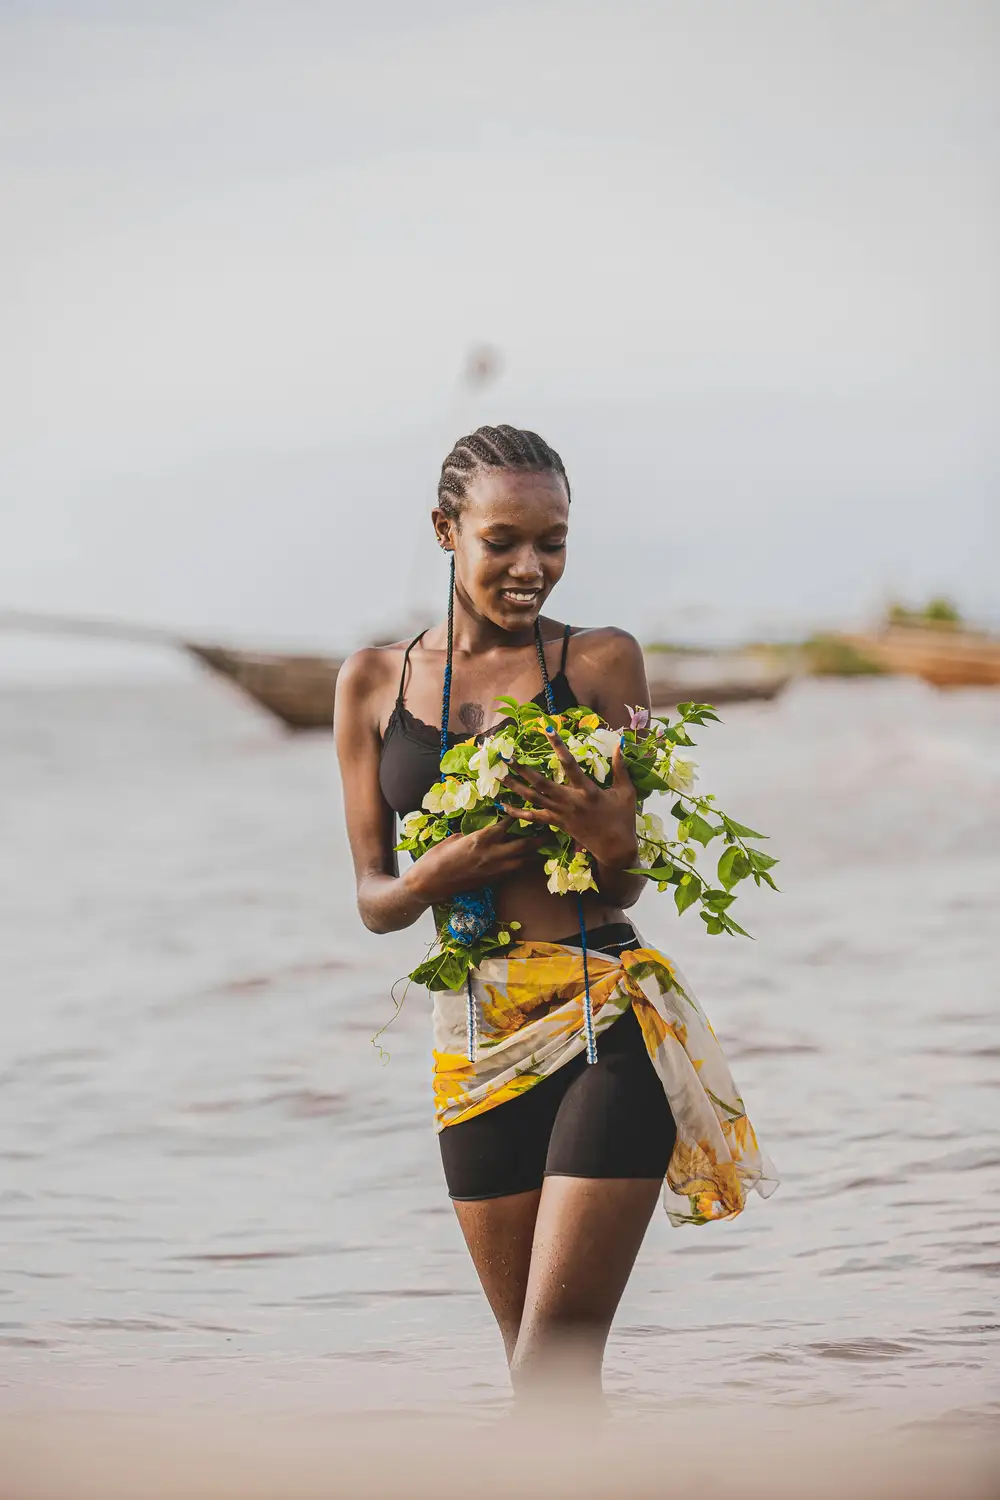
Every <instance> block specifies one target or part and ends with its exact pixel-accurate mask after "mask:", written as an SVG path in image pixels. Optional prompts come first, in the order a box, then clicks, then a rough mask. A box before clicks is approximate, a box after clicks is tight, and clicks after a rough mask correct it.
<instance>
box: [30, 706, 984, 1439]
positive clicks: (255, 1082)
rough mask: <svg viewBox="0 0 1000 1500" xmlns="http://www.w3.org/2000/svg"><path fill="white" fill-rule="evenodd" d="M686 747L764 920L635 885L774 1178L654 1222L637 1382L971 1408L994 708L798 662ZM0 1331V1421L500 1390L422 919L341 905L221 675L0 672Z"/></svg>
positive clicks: (333, 866)
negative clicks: (679, 904)
mask: <svg viewBox="0 0 1000 1500" xmlns="http://www.w3.org/2000/svg"><path fill="white" fill-rule="evenodd" d="M725 717H726V720H727V724H726V726H725V727H723V728H721V729H720V728H714V729H707V730H705V731H704V732H703V735H702V747H701V759H702V764H703V768H704V772H703V775H704V780H705V781H706V782H707V783H708V784H709V785H710V786H711V787H712V788H714V789H716V790H717V791H718V792H719V795H720V800H722V801H723V802H724V805H726V806H727V807H732V808H733V809H734V811H735V813H736V815H737V816H739V817H741V818H745V819H746V820H747V821H748V822H750V823H751V824H752V825H754V826H756V827H764V828H766V829H768V830H769V831H771V833H772V834H773V838H774V849H775V852H776V853H779V854H780V855H781V857H782V865H781V867H780V871H779V872H778V873H779V875H780V883H781V885H782V887H783V894H782V895H781V896H780V897H774V896H770V897H768V898H766V899H765V898H763V897H758V895H757V893H756V892H751V893H750V894H749V895H748V896H747V897H746V898H741V902H740V905H741V907H742V908H744V910H745V915H741V921H743V923H744V925H745V926H749V927H750V929H751V930H752V931H754V933H755V934H756V935H757V938H758V941H757V942H755V943H746V942H737V941H736V940H732V941H731V940H726V939H722V938H718V939H709V938H706V937H705V936H704V935H703V933H702V931H701V924H700V923H698V922H696V921H695V920H694V919H693V917H692V916H690V915H689V916H688V917H687V918H685V920H684V921H683V922H681V923H678V922H677V920H676V919H675V918H673V917H672V916H671V915H670V910H671V908H668V903H667V901H666V899H665V898H658V897H657V895H656V894H655V893H651V895H650V896H648V897H646V898H644V900H643V902H642V904H641V906H640V909H639V913H638V919H639V924H640V926H641V928H642V930H643V931H644V932H645V934H646V935H647V936H648V937H649V938H650V940H654V941H656V942H657V943H659V944H661V945H662V946H664V947H666V948H667V949H668V951H672V952H673V953H675V954H676V956H677V958H678V960H679V961H680V963H681V964H682V966H683V967H684V968H685V969H686V970H687V972H688V973H689V975H690V976H691V979H692V982H693V983H694V984H695V986H696V988H697V990H698V992H699V994H700V995H701V997H702V998H703V1000H704V1003H705V1005H706V1008H707V1009H708V1011H709V1014H710V1015H711V1017H712V1019H713V1020H714V1022H715V1025H716V1029H717V1030H718V1031H719V1033H720V1036H721V1037H722V1039H723V1041H724V1043H725V1045H726V1047H727V1051H728V1053H729V1055H730V1057H731V1059H732V1061H733V1064H734V1067H735V1070H736V1073H737V1077H738V1079H739V1081H740V1083H741V1085H742V1087H743V1091H744V1094H745V1096H746V1098H747V1101H748V1106H749V1110H750V1113H751V1116H752V1117H753V1119H754V1121H755V1123H756V1124H757V1126H758V1128H759V1130H760V1132H761V1135H762V1137H763V1138H764V1139H765V1141H766V1144H767V1147H768V1149H769V1151H770V1152H771V1154H772V1155H773V1156H774V1158H775V1161H776V1162H777V1165H778V1168H779V1170H780V1172H781V1176H782V1180H783V1186H782V1188H781V1191H780V1192H779V1193H778V1194H777V1195H776V1196H775V1198H773V1199H772V1200H771V1201H770V1203H768V1204H767V1205H761V1204H758V1203H756V1202H754V1203H752V1204H751V1206H750V1208H749V1210H748V1211H747V1213H746V1214H745V1215H744V1216H743V1218H742V1220H740V1221H737V1222H736V1223H734V1224H726V1225H717V1226H712V1227H707V1228H705V1229H703V1230H671V1229H670V1228H669V1227H668V1226H667V1224H666V1221H665V1220H664V1219H661V1218H658V1219H657V1220H656V1221H654V1226H653V1228H652V1230H651V1232H650V1234H649V1236H648V1238H647V1242H646V1245H645V1248H644V1250H643V1254H642V1257H641V1261H640V1265H639V1267H638V1268H637V1271H636V1275H635V1277H634V1279H633V1282H632V1285H631V1286H630V1288H629V1291H628V1294H627V1296H626V1299H625V1302H624V1304H623V1307H622V1311H621V1315H620V1319H619V1322H618V1325H617V1327H616V1330H615V1333H614V1335H613V1338H612V1343H611V1348H610V1352H609V1362H608V1385H609V1388H610V1390H611V1391H612V1392H613V1393H614V1394H615V1395H616V1396H617V1397H618V1398H619V1399H620V1400H623V1401H625V1400H627V1401H628V1402H629V1404H630V1405H631V1406H632V1407H644V1406H648V1407H650V1408H661V1407H662V1406H663V1404H664V1403H665V1402H667V1401H669V1402H670V1404H671V1405H672V1406H676V1405H678V1404H681V1405H691V1406H693V1405H695V1404H697V1403H699V1402H701V1401H703V1400H706V1399H711V1400H712V1401H713V1402H718V1401H723V1402H725V1403H727V1405H728V1404H732V1403H733V1402H737V1403H739V1402H764V1403H768V1404H770V1405H772V1406H773V1407H774V1408H776V1409H777V1408H788V1407H793V1406H800V1405H814V1404H823V1405H827V1406H829V1407H831V1408H836V1409H837V1410H840V1411H844V1412H852V1411H865V1412H870V1413H876V1414H877V1415H878V1417H879V1419H880V1420H881V1419H889V1420H893V1421H895V1420H897V1419H899V1420H902V1419H904V1418H905V1419H913V1418H914V1417H933V1418H949V1419H951V1420H954V1419H956V1418H957V1417H959V1416H963V1415H965V1416H968V1417H970V1418H972V1419H974V1420H980V1421H982V1420H985V1419H986V1417H987V1415H988V1414H989V1413H990V1411H991V1410H992V1411H993V1413H994V1414H995V1412H996V1405H995V1403H996V1402H997V1400H998V1396H1000V1392H998V1381H997V1351H998V1332H1000V1316H998V1314H997V1309H996V1287H997V1273H998V1271H1000V1249H998V1246H997V1238H998V1237H997V1225H998V1218H1000V1215H998V1207H1000V1111H998V1108H997V1104H998V1100H997V1086H998V1083H1000V1028H998V1025H997V1020H996V1001H997V980H996V972H997V960H998V957H1000V941H998V937H997V922H996V899H997V892H998V890H1000V693H994V694H992V695H990V694H989V693H985V692H983V693H976V692H968V693H959V694H954V695H951V696H940V695H937V694H934V693H933V692H931V691H930V690H928V689H925V688H924V687H923V686H922V685H920V684H916V683H906V682H880V681H870V682H858V683H829V684H819V683H804V684H802V685H800V686H797V687H796V688H794V689H793V690H792V691H790V692H789V693H788V694H787V696H786V697H785V698H784V699H783V700H781V701H780V702H779V703H778V704H776V705H752V706H751V705H746V706H743V707H733V708H731V709H728V710H727V711H726V714H725ZM0 785H2V787H3V792H2V794H0V795H2V796H3V799H4V804H5V806H4V819H3V821H4V829H5V837H4V852H5V854H6V856H7V858H6V859H5V860H4V861H3V865H2V872H3V875H2V878H3V890H2V904H3V922H4V929H5V930H4V932H3V953H4V962H3V970H4V984H3V1012H2V1014H3V1030H4V1038H5V1044H4V1048H3V1058H2V1062H0V1075H2V1083H3V1088H2V1092H0V1112H2V1117H0V1163H2V1168H0V1213H2V1216H3V1242H4V1246H5V1249H4V1254H3V1258H2V1263H0V1345H2V1346H3V1366H4V1369H5V1372H6V1374H7V1376H8V1384H7V1389H6V1392H5V1394H4V1396H3V1398H2V1400H3V1405H4V1406H5V1407H6V1408H7V1409H8V1410H17V1409H22V1408H24V1407H26V1406H34V1407H37V1406H39V1405H48V1406H52V1405H56V1406H69V1405H73V1404H78V1403H81V1402H84V1403H86V1402H91V1403H92V1402H95V1401H96V1402H98V1403H99V1404H100V1403H101V1402H103V1403H104V1404H105V1405H107V1404H114V1403H117V1404H119V1405H120V1404H122V1402H127V1401H130V1400H138V1399H142V1400H146V1399H149V1400H156V1399H159V1397H160V1396H161V1395H162V1394H163V1393H165V1392H169V1393H170V1395H171V1396H174V1397H176V1396H183V1398H184V1399H185V1400H189V1401H191V1402H193V1403H195V1404H202V1403H206V1404H214V1403H225V1404H228V1405H231V1406H234V1407H239V1406H244V1407H247V1406H253V1405H255V1404H258V1405H259V1404H261V1403H265V1404H266V1403H275V1402H276V1403H278V1404H279V1405H284V1406H286V1407H294V1408H296V1409H301V1410H305V1409H308V1410H321V1409H323V1408H324V1407H329V1406H330V1405H332V1404H338V1405H340V1406H341V1407H343V1406H345V1405H347V1406H351V1407H355V1408H358V1407H369V1408H372V1409H376V1408H379V1407H384V1406H385V1405H387V1404H393V1403H394V1402H405V1403H406V1404H407V1405H408V1406H409V1407H410V1408H411V1409H412V1408H414V1407H422V1406H427V1407H430V1406H435V1405H440V1404H442V1403H445V1404H450V1405H452V1406H454V1405H455V1404H460V1405H462V1406H463V1407H469V1406H471V1407H475V1408H477V1409H478V1408H482V1409H490V1408H492V1407H494V1406H496V1407H499V1406H500V1404H501V1403H502V1402H503V1400H504V1399H505V1392H506V1381H505V1375H504V1370H503V1366H502V1361H501V1356H500V1348H499V1340H498V1338H497V1336H496V1334H495V1332H494V1330H493V1328H492V1325H491V1320H490V1317H489V1315H488V1313H487V1311H486V1308H485V1304H484V1303H483V1301H482V1298H481V1294H480V1292H479V1289H478V1284H477V1282H476V1279H475V1275H474V1272H473V1270H472V1267H471V1264H470V1263H469V1261H468V1259H467V1257H466V1254H465V1251H464V1249H463V1247H462V1245H461V1243H460V1238H459V1234H458V1230H457V1226H456V1224H455V1222H454V1219H453V1216H452V1214H451V1210H450V1208H449V1205H448V1202H447V1199H446V1197H445V1194H444V1189H443V1185H442V1181H441V1173H440V1167H439V1164H438V1159H437V1149H436V1145H435V1141H434V1138H433V1133H432V1128H431V1106H430V1093H429V1077H428V1067H427V1050H428V1045H429V1035H428V1030H429V1028H428V1006H427V1003H426V998H425V997H424V996H423V995H422V994H421V993H420V992H418V991H411V993H410V995H409V996H408V998H407V1000H406V1003H405V1005H404V1007H403V1010H402V1013H401V1016H400V1018H399V1020H398V1021H397V1022H396V1023H395V1024H394V1026H393V1027H392V1029H391V1030H390V1032H389V1034H388V1041H387V1045H388V1049H389V1051H390V1053H391V1061H390V1063H389V1064H388V1065H387V1066H382V1065H381V1064H380V1062H379V1059H378V1056H377V1054H376V1052H375V1050H374V1049H373V1048H372V1046H371V1045H370V1037H371V1035H372V1033H373V1032H374V1031H375V1030H376V1028H377V1027H379V1026H380V1025H381V1024H382V1023H383V1022H384V1021H385V1020H386V1019H387V1018H388V1016H389V1015H390V1014H391V1013H392V1006H391V1002H390V999H389V994H388V991H389V986H390V984H391V982H392V981H393V979H395V978H396V977H397V976H398V975H399V974H402V973H403V972H405V970H406V969H407V968H409V967H410V966H411V964H412V962H413V955H414V953H415V952H416V951H417V949H418V948H419V946H420V945H421V943H422V942H424V941H426V937H427V934H426V933H425V932H424V930H423V928H421V929H420V932H419V934H418V933H415V932H410V933H404V934H398V935H395V936H393V937H391V938H373V937H370V936H368V935H367V934H366V933H365V932H364V931H363V929H361V927H360V924H359V922H358V920H357V918H356V915H355V910H354V903H353V892H352V888H351V878H350V871H349V865H348V860H347V857H346V851H345V847H344V841H343V836H342V833H341V830H340V814H339V788H338V785H337V779H336V770H335V766H334V761H333V756H332V752H331V748H330V745H329V743H328V741H326V740H325V739H322V738H321V739H312V740H306V741H303V740H292V739H289V738H287V737H285V736H283V735H282V734H280V733H278V732H276V731H275V730H274V729H273V728H272V727H271V725H270V724H268V723H266V722H264V721H262V720H260V719H258V718H257V717H255V716H254V715H253V714H252V713H251V711H249V710H248V709H245V708H244V707H243V706H242V705H241V704H240V703H238V702H237V701H236V700H234V699H231V698H230V697H228V696H227V695H226V694H225V693H224V692H220V691H219V690H218V689H216V688H215V687H213V686H212V685H210V684H208V683H205V684H200V683H199V684H195V685H192V686H187V685H182V686H173V685H171V686H159V687H155V688H144V689H124V688H118V687H108V686H104V687H101V688H95V689H87V690H82V689H81V690H73V691H69V690H66V691H61V690H60V691H56V690H45V691H42V690H38V691H30V690H17V691H8V692H7V693H5V694H3V695H2V696H0Z"/></svg>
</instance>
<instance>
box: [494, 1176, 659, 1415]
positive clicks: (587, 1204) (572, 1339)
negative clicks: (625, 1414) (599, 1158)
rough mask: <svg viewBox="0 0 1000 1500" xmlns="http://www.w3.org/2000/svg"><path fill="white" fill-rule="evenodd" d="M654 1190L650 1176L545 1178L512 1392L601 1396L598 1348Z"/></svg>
mask: <svg viewBox="0 0 1000 1500" xmlns="http://www.w3.org/2000/svg"><path fill="white" fill-rule="evenodd" d="M660 1188H661V1183H660V1182H659V1181H655V1180H652V1179H649V1178H622V1177H619V1178H606V1177H602V1178H593V1177H557V1176H551V1177H546V1179H545V1183H544V1186H543V1188H542V1194H541V1201H540V1203H539V1205H538V1213H537V1218H536V1222H535V1234H534V1242H533V1245H532V1251H531V1261H530V1268H529V1272H528V1280H527V1287H526V1290H525V1295H524V1298H523V1302H522V1311H521V1317H520V1332H519V1334H518V1337H517V1342H516V1345H515V1347H514V1352H513V1355H512V1356H509V1360H510V1366H511V1380H512V1381H513V1384H514V1389H515V1390H516V1391H517V1392H519V1393H524V1392H528V1391H533V1390H534V1389H536V1388H537V1387H538V1386H539V1385H542V1384H544V1385H547V1386H551V1385H552V1384H554V1383H556V1382H558V1383H572V1384H574V1385H577V1386H579V1385H583V1386H584V1387H585V1388H588V1389H589V1390H590V1391H591V1392H592V1393H593V1394H595V1395H598V1394H599V1393H600V1389H601V1365H602V1362H603V1359H604V1345H605V1343H606V1342H607V1337H608V1333H609V1331H610V1329H611V1323H612V1320H613V1318H614V1315H615V1313H616V1311H617V1309H618V1303H619V1301H620V1300H621V1295H622V1293H623V1292H624V1290H625V1285H626V1283H627V1281H628V1278H629V1276H630V1275H631V1272H632V1267H633V1265H634V1264H635V1258H636V1256H637V1255H638V1253H639V1246H640V1245H641V1244H642V1239H643V1235H644V1234H645V1232H646V1227H647V1225H648V1224H649V1221H650V1218H651V1217H652V1213H653V1209H654V1208H655V1206H656V1202H657V1199H658V1198H659V1195H660ZM484 1284H485V1283H484ZM487 1295H489V1294H488V1293H487Z"/></svg>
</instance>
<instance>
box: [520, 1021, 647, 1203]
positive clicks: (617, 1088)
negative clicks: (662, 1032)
mask: <svg viewBox="0 0 1000 1500" xmlns="http://www.w3.org/2000/svg"><path fill="white" fill-rule="evenodd" d="M676 1139H677V1127H676V1125H675V1123H674V1117H673V1114H672V1113H671V1110H670V1105H669V1103H668V1102H667V1096H666V1094H665V1093H664V1090H663V1084H662V1083H661V1082H660V1080H659V1077H658V1076H657V1073H656V1069H655V1068H654V1067H653V1064H652V1062H651V1061H650V1057H649V1053H648V1051H647V1050H646V1043H645V1041H644V1040H643V1035H642V1030H641V1028H640V1026H639V1022H638V1020H637V1019H636V1015H635V1012H634V1011H633V1010H632V1009H631V1008H630V1009H629V1010H627V1011H626V1012H625V1013H624V1015H623V1016H621V1018H620V1019H619V1020H617V1021H616V1022H615V1023H614V1025H613V1026H610V1027H609V1028H608V1030H607V1031H605V1032H604V1033H603V1034H602V1035H601V1036H600V1037H598V1039H597V1062H596V1063H594V1064H593V1065H588V1066H584V1067H583V1068H581V1069H580V1070H579V1071H578V1072H577V1073H576V1074H575V1076H574V1077H573V1078H572V1079H571V1080H570V1081H569V1084H568V1087H567V1088H566V1090H565V1091H564V1093H563V1096H562V1098H561V1099H560V1101H559V1107H558V1109H557V1110H556V1114H555V1119H554V1120H553V1123H552V1129H551V1132H550V1135H549V1143H548V1151H547V1153H546V1160H545V1172H546V1176H550V1175H552V1176H560V1177H588V1178H652V1179H655V1180H656V1181H658V1182H661V1183H662V1181H663V1179H664V1177H665V1176H666V1175H667V1167H668V1165H669V1163H670V1158H671V1156H672V1154H673V1149H674V1143H675V1141H676Z"/></svg>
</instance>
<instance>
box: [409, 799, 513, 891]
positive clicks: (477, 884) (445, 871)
mask: <svg viewBox="0 0 1000 1500" xmlns="http://www.w3.org/2000/svg"><path fill="white" fill-rule="evenodd" d="M513 822H514V819H513V818H501V820H500V822H499V823H494V824H493V825H492V826H491V827H489V828H481V829H479V831H478V832H477V833H458V834H452V835H451V836H450V837H449V838H446V839H442V841H441V843H440V844H435V846H434V848H433V849H428V851H427V853H426V854H422V855H421V856H420V858H419V859H418V860H417V861H416V863H415V864H414V865H413V866H412V867H411V868H410V869H409V870H407V871H406V874H405V875H404V877H403V879H404V880H405V882H406V884H407V885H408V886H409V887H410V889H411V890H412V891H413V892H414V894H415V895H416V896H418V897H419V898H420V899H421V900H422V901H426V902H427V904H428V905H429V906H437V905H440V904H441V903H442V902H445V901H450V900H451V898H452V896H457V895H458V893H459V892H460V891H477V890H480V889H481V888H482V887H483V886H484V885H495V884H496V883H497V882H499V881H501V880H506V879H507V877H508V876H510V875H515V874H517V872H518V871H519V870H523V869H525V868H526V867H527V866H528V865H530V864H531V862H532V861H533V860H537V858H538V840H537V838H532V837H530V836H527V837H514V838H511V837H510V836H509V832H508V830H509V829H510V827H511V824H512V823H513Z"/></svg>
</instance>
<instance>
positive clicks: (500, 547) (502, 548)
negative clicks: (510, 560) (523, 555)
mask: <svg viewBox="0 0 1000 1500" xmlns="http://www.w3.org/2000/svg"><path fill="white" fill-rule="evenodd" d="M486 545H487V547H488V548H489V550H490V551H491V552H506V551H507V550H508V548H509V547H510V543H509V542H487V543H486Z"/></svg>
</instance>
